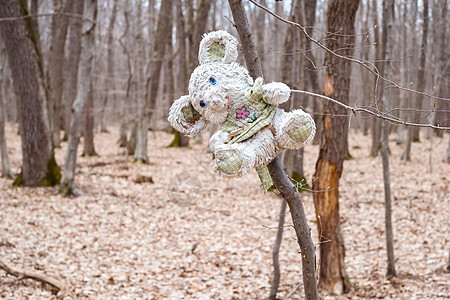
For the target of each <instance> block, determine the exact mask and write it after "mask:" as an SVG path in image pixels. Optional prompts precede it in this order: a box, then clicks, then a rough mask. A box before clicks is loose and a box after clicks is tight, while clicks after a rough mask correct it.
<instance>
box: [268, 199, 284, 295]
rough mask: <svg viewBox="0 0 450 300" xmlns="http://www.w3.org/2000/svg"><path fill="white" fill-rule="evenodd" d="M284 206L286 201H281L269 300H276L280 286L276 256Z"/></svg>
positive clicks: (273, 250) (278, 265)
mask: <svg viewBox="0 0 450 300" xmlns="http://www.w3.org/2000/svg"><path fill="white" fill-rule="evenodd" d="M286 206H287V202H286V200H284V199H281V207H280V215H279V219H278V228H277V235H276V237H275V243H274V245H273V249H272V261H273V269H274V270H273V278H272V285H271V286H270V294H269V300H275V299H276V298H277V292H278V286H279V285H280V278H281V274H280V273H281V272H280V261H279V258H278V256H279V253H280V246H281V241H282V239H283V228H284V217H285V215H286Z"/></svg>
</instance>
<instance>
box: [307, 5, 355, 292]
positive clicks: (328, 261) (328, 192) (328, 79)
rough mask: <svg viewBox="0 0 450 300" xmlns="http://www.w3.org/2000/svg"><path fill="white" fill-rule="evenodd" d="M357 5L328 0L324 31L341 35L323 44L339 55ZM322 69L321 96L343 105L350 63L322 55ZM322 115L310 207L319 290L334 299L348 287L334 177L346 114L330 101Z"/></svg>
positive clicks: (342, 152) (347, 51)
mask: <svg viewBox="0 0 450 300" xmlns="http://www.w3.org/2000/svg"><path fill="white" fill-rule="evenodd" d="M358 5H359V1H350V2H349V1H345V0H329V1H328V12H327V31H328V32H339V33H341V35H333V34H331V36H330V38H328V39H327V42H326V46H327V47H328V48H329V49H331V50H335V51H338V52H339V53H340V54H341V55H344V56H352V55H353V49H352V48H343V45H353V44H354V41H355V36H354V34H355V30H354V22H355V17H356V11H357V9H358ZM344 47H345V46H344ZM336 49H339V50H336ZM325 66H326V72H325V89H324V95H325V96H327V97H330V98H334V99H339V100H340V101H341V102H343V103H345V104H348V102H349V93H350V75H351V65H350V62H349V61H347V60H342V59H340V58H338V57H336V56H334V55H331V54H330V53H326V54H325ZM323 113H324V116H323V117H322V120H321V121H322V128H323V131H322V134H321V142H320V152H319V158H318V160H317V164H316V171H315V174H314V177H313V182H314V183H313V189H314V191H315V193H314V194H313V196H314V206H315V209H316V216H317V227H318V231H319V237H320V242H321V244H320V267H319V286H320V287H322V288H323V289H325V290H327V291H329V292H332V293H334V294H338V295H339V294H342V293H345V292H348V291H349V289H350V283H349V279H348V276H347V274H346V271H345V265H344V258H345V247H344V240H343V237H342V234H341V228H340V220H339V219H340V216H339V179H340V177H341V174H342V170H343V165H344V160H345V159H346V157H347V153H348V118H346V117H341V116H344V115H346V111H345V109H344V108H342V107H340V106H337V105H336V104H333V103H331V102H326V103H324V105H323Z"/></svg>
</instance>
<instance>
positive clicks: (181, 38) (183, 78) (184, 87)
mask: <svg viewBox="0 0 450 300" xmlns="http://www.w3.org/2000/svg"><path fill="white" fill-rule="evenodd" d="M176 6H177V41H178V51H179V56H178V63H179V68H180V69H179V70H178V91H177V94H178V96H177V97H180V96H182V95H186V94H188V76H187V61H186V54H187V52H186V28H185V23H184V14H183V1H181V0H178V1H177V4H176ZM173 100H174V99H170V101H173ZM178 136H179V146H180V147H187V146H189V138H188V137H187V136H185V135H184V134H180V133H178Z"/></svg>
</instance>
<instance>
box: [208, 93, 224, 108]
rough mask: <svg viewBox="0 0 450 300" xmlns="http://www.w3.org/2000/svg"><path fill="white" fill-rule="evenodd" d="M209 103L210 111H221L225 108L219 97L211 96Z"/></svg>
mask: <svg viewBox="0 0 450 300" xmlns="http://www.w3.org/2000/svg"><path fill="white" fill-rule="evenodd" d="M208 102H209V103H210V107H211V109H218V110H220V109H223V108H224V107H225V106H226V102H225V101H223V100H222V99H221V98H220V97H218V96H212V97H211V98H210V99H209V101H208Z"/></svg>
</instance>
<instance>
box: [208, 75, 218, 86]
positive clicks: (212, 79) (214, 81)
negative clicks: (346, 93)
mask: <svg viewBox="0 0 450 300" xmlns="http://www.w3.org/2000/svg"><path fill="white" fill-rule="evenodd" d="M209 83H210V84H211V85H216V84H217V79H216V77H214V76H211V77H209Z"/></svg>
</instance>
